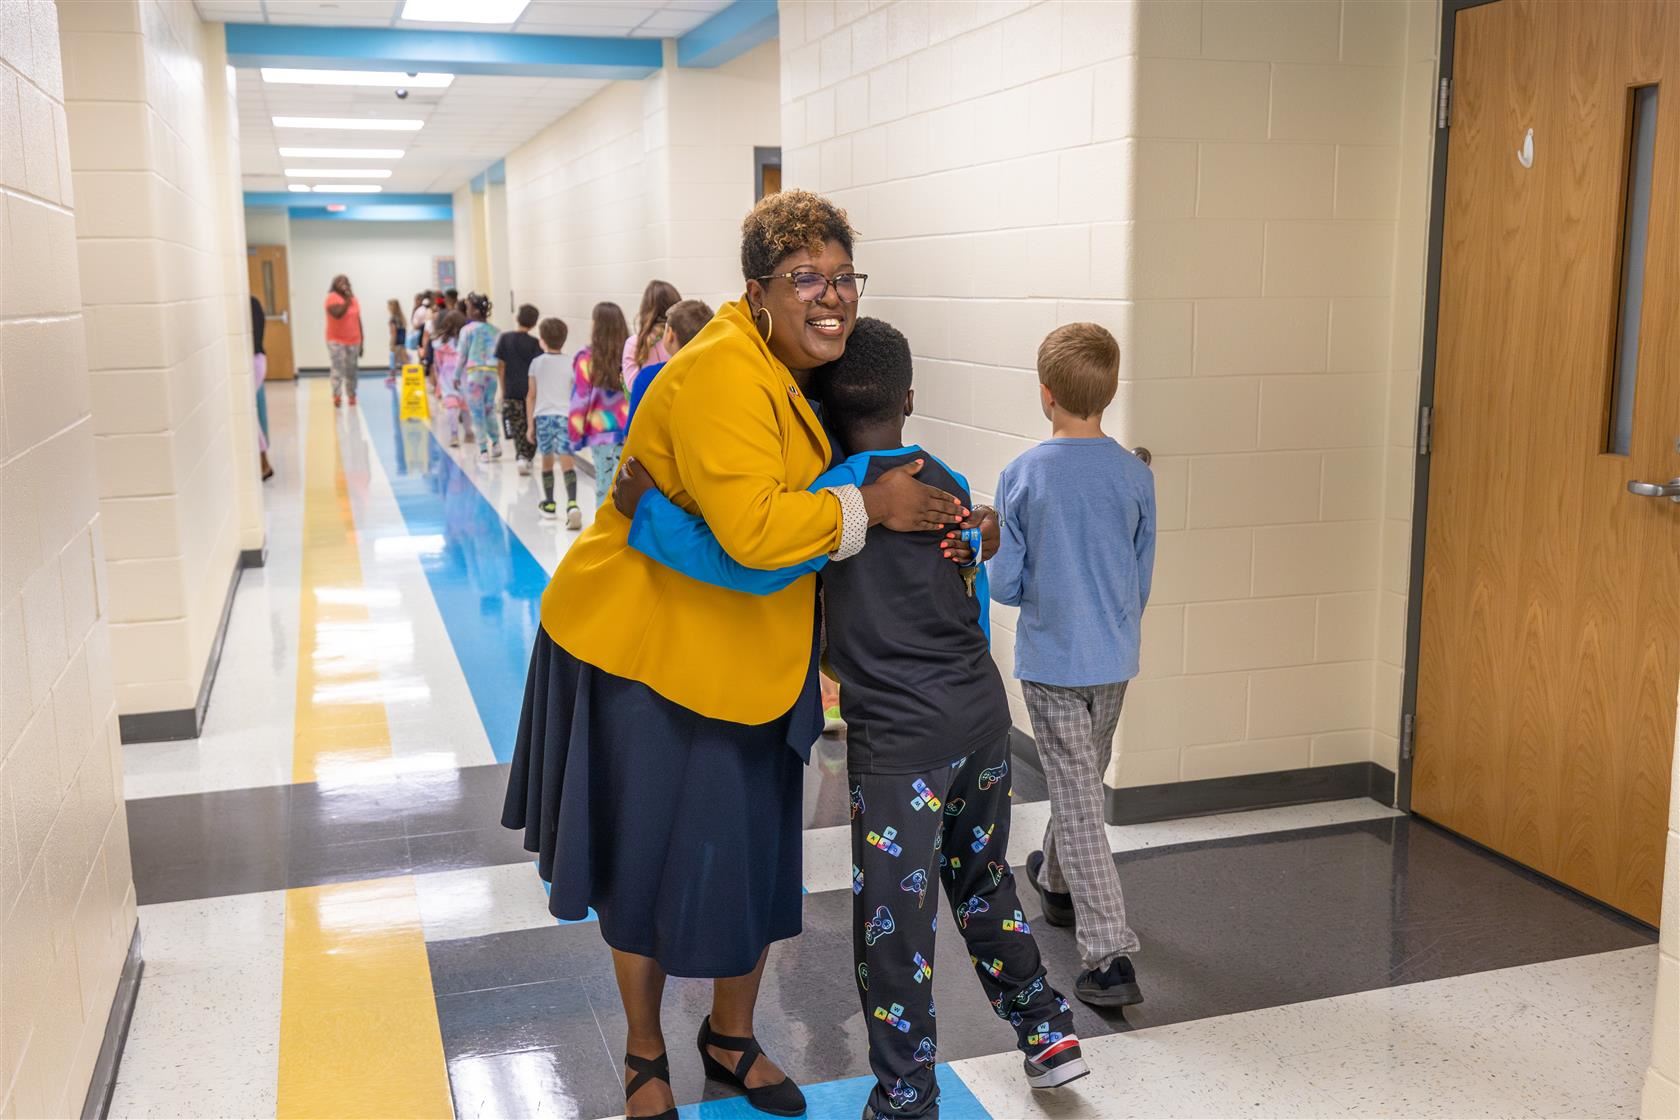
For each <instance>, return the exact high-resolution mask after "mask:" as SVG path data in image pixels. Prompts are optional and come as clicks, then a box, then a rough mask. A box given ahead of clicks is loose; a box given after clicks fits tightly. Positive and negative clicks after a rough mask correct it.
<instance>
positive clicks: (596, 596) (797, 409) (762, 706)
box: [542, 299, 841, 724]
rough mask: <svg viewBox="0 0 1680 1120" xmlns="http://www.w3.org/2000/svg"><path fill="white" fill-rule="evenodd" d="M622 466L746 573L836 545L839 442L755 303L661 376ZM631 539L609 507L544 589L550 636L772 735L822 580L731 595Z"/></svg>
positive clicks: (708, 712)
mask: <svg viewBox="0 0 1680 1120" xmlns="http://www.w3.org/2000/svg"><path fill="white" fill-rule="evenodd" d="M624 454H625V456H626V457H634V458H635V459H637V460H638V461H639V462H640V463H641V464H642V465H643V466H644V467H646V468H647V470H648V473H649V474H651V475H652V476H653V480H654V482H655V483H656V484H657V485H658V487H659V489H660V490H662V491H663V492H664V493H665V495H666V496H667V497H669V498H670V499H671V500H672V501H673V502H675V503H677V504H678V505H679V506H681V507H682V508H683V509H685V510H688V511H689V512H690V513H698V514H699V515H700V516H702V517H704V518H705V519H706V524H707V525H708V526H710V527H711V530H712V532H713V533H714V534H716V536H717V539H718V543H719V544H721V545H723V547H724V549H725V550H726V551H727V552H728V553H729V554H730V555H731V556H733V557H734V558H735V559H736V560H738V561H740V562H741V563H742V564H745V565H747V566H748V567H752V568H764V569H774V568H783V567H787V566H788V565H791V564H798V563H802V562H804V561H806V560H809V559H811V558H812V557H813V556H820V555H823V554H825V553H828V552H832V551H834V549H836V548H838V547H839V545H840V527H841V514H840V501H839V499H838V498H836V497H835V496H834V495H832V494H829V493H818V494H811V493H807V492H806V487H807V486H809V485H810V484H811V483H812V482H813V481H815V479H816V477H817V476H818V475H819V474H821V473H822V472H823V471H825V470H827V469H828V464H829V456H830V454H831V452H830V449H829V443H828V437H827V435H825V434H824V432H823V429H822V424H821V423H819V422H818V420H817V417H816V414H815V413H813V412H812V411H811V406H810V404H809V402H807V401H806V399H805V395H804V393H802V392H801V391H800V389H799V387H798V385H796V384H795V383H794V380H793V376H792V375H791V374H790V373H789V372H788V369H787V367H786V366H784V365H783V364H782V363H781V362H779V361H777V360H776V358H775V356H774V355H772V354H771V353H770V350H769V348H768V347H766V346H765V345H764V340H763V339H761V338H760V337H759V335H758V331H757V329H756V328H755V327H754V325H753V321H752V314H751V312H750V310H749V309H748V307H747V301H746V300H745V299H741V300H738V301H736V302H735V303H729V304H725V305H724V307H723V309H722V310H720V311H719V312H718V313H717V317H716V318H714V319H713V320H712V321H711V322H710V323H708V324H707V325H706V326H705V327H704V328H703V329H702V330H701V331H700V333H699V334H698V335H696V336H695V337H694V339H693V340H692V341H690V342H689V344H688V345H687V346H684V347H683V348H682V349H681V350H680V351H678V352H677V355H676V356H675V357H674V358H672V359H671V360H670V362H669V364H667V365H666V367H665V369H664V370H663V371H662V372H661V373H660V375H659V380H657V381H655V382H654V383H653V385H652V387H650V388H649V389H648V393H647V396H646V397H644V398H643V399H642V402H641V404H640V406H638V407H637V409H636V422H635V424H633V425H632V426H631V429H630V438H629V441H628V443H627V444H626V445H625V448H624ZM629 535H630V521H629V519H628V518H626V517H625V516H624V515H623V514H621V513H619V512H618V510H617V509H616V508H614V506H613V504H612V503H611V502H608V503H607V504H606V505H604V506H602V507H601V508H600V510H599V512H598V513H597V514H596V516H595V523H594V524H593V525H591V526H590V527H589V528H588V529H586V530H584V532H583V535H582V536H580V537H579V538H578V539H577V541H576V542H575V543H573V545H572V547H571V549H570V550H569V551H568V552H567V553H566V555H565V557H564V558H563V559H562V560H561V561H560V567H559V568H558V569H557V570H556V571H555V573H554V578H553V579H552V580H550V581H549V584H548V589H547V590H546V591H544V592H543V600H542V624H543V629H544V630H546V631H547V632H548V636H549V637H551V638H553V639H554V641H555V643H556V644H558V645H559V646H561V647H562V648H563V649H565V650H567V651H568V652H569V653H571V654H572V655H573V656H574V657H576V658H578V659H579V660H580V661H583V662H586V663H588V664H590V665H593V666H595V667H597V668H599V669H604V670H606V671H607V672H609V673H612V674H614V675H616V676H620V677H628V678H629V679H631V680H636V681H640V682H642V683H643V684H645V685H647V686H648V687H649V688H651V689H653V690H654V691H655V692H657V693H659V694H660V695H661V696H664V697H665V698H666V699H668V700H672V701H675V702H676V703H678V704H681V705H682V706H683V707H685V708H688V709H690V710H692V711H695V712H698V713H700V714H701V715H703V716H708V717H710V718H713V719H723V720H729V721H731V722H734V723H749V724H757V723H767V722H769V721H770V720H772V719H775V718H776V717H778V716H780V715H782V714H783V713H784V712H786V711H787V710H788V709H789V708H791V707H792V706H793V702H794V699H795V698H796V697H797V696H798V695H799V688H800V685H801V684H803V683H804V679H805V673H806V669H807V667H808V666H809V663H810V656H811V628H812V626H813V624H814V620H815V611H816V599H815V595H816V577H815V576H809V575H808V576H804V577H801V578H800V579H798V580H797V581H795V582H794V583H793V584H791V585H790V586H788V587H785V588H783V589H782V590H781V591H778V592H776V593H775V594H773V595H748V594H746V593H744V592H740V591H729V590H725V589H723V588H720V587H713V586H711V585H709V584H704V583H700V582H698V581H696V580H693V579H690V578H689V577H688V576H685V575H681V574H679V573H678V572H675V571H672V570H671V569H670V568H667V567H665V566H663V565H661V564H658V563H656V562H654V561H653V560H650V559H648V558H647V557H646V556H643V555H642V554H641V553H639V552H636V551H635V550H634V549H632V548H631V547H630V545H629Z"/></svg>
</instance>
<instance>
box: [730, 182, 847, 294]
mask: <svg viewBox="0 0 1680 1120" xmlns="http://www.w3.org/2000/svg"><path fill="white" fill-rule="evenodd" d="M856 236H857V230H855V229H853V228H852V224H851V222H850V221H848V220H847V218H846V212H845V211H844V210H842V209H840V207H838V206H836V205H834V203H832V202H830V201H829V200H828V199H826V198H824V197H823V196H822V195H820V194H813V193H811V192H810V191H802V190H786V191H778V192H777V193H775V194H767V195H765V196H764V197H763V198H761V199H759V201H758V205H757V206H754V207H753V208H752V210H751V212H749V213H748V214H747V217H746V220H745V221H743V222H742V223H741V276H742V278H744V279H747V280H757V279H759V278H760V277H763V276H769V275H770V274H771V272H773V271H774V270H775V268H776V264H777V262H778V261H780V260H782V259H783V258H784V257H786V256H787V255H788V254H789V253H796V252H798V251H799V250H801V249H809V250H810V251H811V252H813V253H816V252H820V251H821V250H822V247H823V244H824V243H825V242H828V241H838V242H839V243H840V245H841V247H842V248H844V249H845V250H846V255H847V256H851V255H852V238H854V237H856Z"/></svg>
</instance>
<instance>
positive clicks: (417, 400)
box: [401, 365, 432, 420]
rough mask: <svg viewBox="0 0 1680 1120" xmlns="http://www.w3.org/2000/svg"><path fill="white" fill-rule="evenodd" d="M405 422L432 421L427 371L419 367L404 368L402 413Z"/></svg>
mask: <svg viewBox="0 0 1680 1120" xmlns="http://www.w3.org/2000/svg"><path fill="white" fill-rule="evenodd" d="M401 417H402V419H404V420H430V419H431V418H432V410H431V406H430V404H428V403H427V400H426V371H425V370H423V369H422V368H420V367H419V366H417V365H406V366H403V370H402V413H401Z"/></svg>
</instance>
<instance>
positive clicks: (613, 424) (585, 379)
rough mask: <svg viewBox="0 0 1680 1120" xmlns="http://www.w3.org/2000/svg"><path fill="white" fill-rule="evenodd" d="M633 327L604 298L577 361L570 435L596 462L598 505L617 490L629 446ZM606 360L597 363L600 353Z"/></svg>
mask: <svg viewBox="0 0 1680 1120" xmlns="http://www.w3.org/2000/svg"><path fill="white" fill-rule="evenodd" d="M629 337H630V325H629V324H628V323H626V322H625V321H624V312H623V310H621V309H620V308H619V306H618V304H616V303H611V302H607V301H603V302H601V303H597V304H596V305H595V310H594V311H593V312H592V313H591V315H590V328H589V345H588V346H586V347H585V348H584V349H582V350H579V351H578V355H577V357H576V358H575V359H573V361H572V377H573V382H572V408H571V413H570V415H569V416H568V421H569V422H568V425H567V428H568V437H569V442H570V444H571V447H572V449H573V450H574V451H577V452H581V451H583V449H584V448H588V449H589V451H590V454H591V455H592V456H593V457H594V460H595V504H596V506H597V507H599V506H600V505H601V504H603V503H604V502H605V501H606V500H607V495H608V494H609V493H611V492H612V479H613V475H614V474H616V473H617V471H618V456H619V453H620V452H621V451H622V450H623V448H624V429H625V427H626V424H627V420H628V417H629V413H630V405H629V402H628V401H627V400H626V399H625V396H624V371H623V366H622V364H621V355H622V354H623V353H624V341H625V339H627V338H629ZM597 354H599V355H601V356H602V360H601V361H598V362H597V361H595V360H594V356H595V355H597Z"/></svg>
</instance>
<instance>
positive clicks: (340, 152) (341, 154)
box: [280, 148, 403, 159]
mask: <svg viewBox="0 0 1680 1120" xmlns="http://www.w3.org/2000/svg"><path fill="white" fill-rule="evenodd" d="M280 154H281V155H282V156H284V157H286V158H287V159H401V158H402V155H403V153H402V149H401V148H281V149H280Z"/></svg>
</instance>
